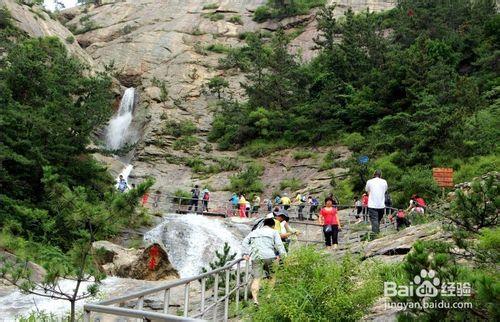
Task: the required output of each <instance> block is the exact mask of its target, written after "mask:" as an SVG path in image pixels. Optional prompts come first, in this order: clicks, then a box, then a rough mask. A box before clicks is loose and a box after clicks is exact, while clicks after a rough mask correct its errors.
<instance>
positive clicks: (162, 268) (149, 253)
mask: <svg viewBox="0 0 500 322" xmlns="http://www.w3.org/2000/svg"><path fill="white" fill-rule="evenodd" d="M92 246H93V248H94V249H95V250H96V252H97V254H98V256H97V257H98V264H100V265H101V268H102V270H103V271H104V272H105V273H106V274H108V275H112V276H119V277H129V278H134V279H143V280H149V281H156V280H160V279H166V278H171V277H179V275H178V273H177V271H176V270H175V269H174V268H173V267H172V264H171V263H170V261H169V259H168V255H167V253H166V252H165V251H164V250H163V249H162V248H161V247H160V246H159V245H157V244H153V245H150V246H148V247H147V248H145V249H144V248H141V249H131V248H124V247H122V246H119V245H116V244H113V243H111V242H108V241H97V242H94V243H93V245H92Z"/></svg>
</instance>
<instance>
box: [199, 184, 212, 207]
mask: <svg viewBox="0 0 500 322" xmlns="http://www.w3.org/2000/svg"><path fill="white" fill-rule="evenodd" d="M201 200H202V203H203V212H208V202H209V201H210V191H209V190H208V188H207V187H205V189H203V191H202V192H201Z"/></svg>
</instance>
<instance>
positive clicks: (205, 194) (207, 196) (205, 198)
mask: <svg viewBox="0 0 500 322" xmlns="http://www.w3.org/2000/svg"><path fill="white" fill-rule="evenodd" d="M209 199H210V192H208V191H207V192H205V193H204V194H203V200H209Z"/></svg>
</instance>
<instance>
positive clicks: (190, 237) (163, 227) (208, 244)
mask: <svg viewBox="0 0 500 322" xmlns="http://www.w3.org/2000/svg"><path fill="white" fill-rule="evenodd" d="M130 170H131V169H130ZM123 175H124V177H125V173H123ZM249 231H250V227H249V226H248V225H245V224H242V223H234V222H231V221H230V220H225V219H219V218H209V217H205V216H200V215H195V214H188V215H178V214H167V215H165V216H164V217H163V222H162V223H161V224H159V225H158V226H156V227H155V228H153V229H152V230H150V231H149V232H147V233H146V234H145V236H144V240H145V241H146V242H147V243H152V242H158V243H159V244H160V245H163V247H164V248H165V250H166V251H167V253H168V257H169V260H170V261H171V263H172V265H173V266H174V267H175V268H176V269H177V270H178V272H179V274H180V276H181V277H189V276H193V275H196V274H198V273H200V272H201V269H202V268H203V267H208V264H209V263H210V262H212V261H213V260H214V259H215V258H216V256H215V251H217V250H218V251H220V252H221V251H222V249H223V247H224V243H225V242H227V243H228V244H229V246H230V247H231V251H232V253H233V252H236V253H237V254H238V256H239V255H240V252H241V240H242V239H243V237H244V236H245V235H246V234H247V233H248V232H249ZM161 283H165V282H164V281H156V282H150V281H142V280H134V279H129V278H119V277H108V278H106V279H105V280H103V282H102V286H101V288H100V290H101V292H100V295H99V296H98V297H97V298H96V299H87V300H86V301H87V302H97V301H99V300H100V299H105V298H111V297H117V296H121V295H124V294H126V293H130V292H134V291H139V290H143V289H147V288H151V287H154V286H156V285H159V284H161ZM73 285H74V281H70V280H62V281H60V282H59V286H60V287H61V288H62V289H63V290H68V291H69V290H71V289H72V288H73V287H74V286H73ZM85 289H86V286H83V287H82V288H81V290H82V292H83V291H85ZM83 304H84V301H80V302H78V303H77V308H78V309H81V308H82V306H83ZM37 310H39V311H44V312H46V313H53V314H55V315H56V316H57V317H58V318H60V319H61V320H62V317H63V316H64V314H65V313H67V312H68V310H69V302H67V301H63V300H55V299H50V298H44V297H40V296H35V295H27V294H22V293H21V292H20V291H19V290H18V289H16V288H15V287H12V286H5V285H3V284H2V283H0V321H1V322H3V321H9V322H10V321H15V320H16V317H17V316H20V315H24V316H26V315H29V314H30V312H33V311H37Z"/></svg>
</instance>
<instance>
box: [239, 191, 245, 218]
mask: <svg viewBox="0 0 500 322" xmlns="http://www.w3.org/2000/svg"><path fill="white" fill-rule="evenodd" d="M238 205H239V206H240V218H246V210H247V200H246V199H245V195H243V194H240V199H239V200H238Z"/></svg>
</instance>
